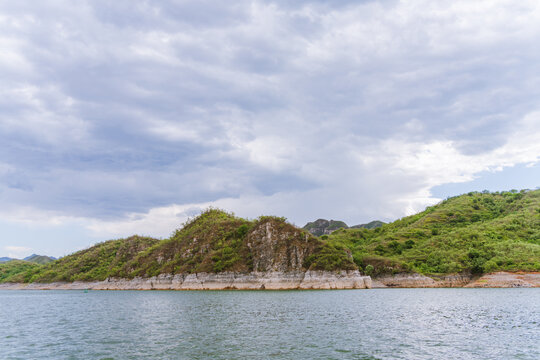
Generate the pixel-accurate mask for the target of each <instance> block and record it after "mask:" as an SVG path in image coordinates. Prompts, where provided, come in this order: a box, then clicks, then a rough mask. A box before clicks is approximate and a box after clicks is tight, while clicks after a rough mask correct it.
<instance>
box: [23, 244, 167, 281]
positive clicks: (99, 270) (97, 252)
mask: <svg viewBox="0 0 540 360" xmlns="http://www.w3.org/2000/svg"><path fill="white" fill-rule="evenodd" d="M158 242H159V240H157V239H153V238H149V237H141V236H131V237H129V238H126V239H119V240H110V241H105V242H103V243H99V244H96V245H94V246H92V247H90V248H88V249H85V250H81V251H78V252H76V253H74V254H71V255H68V256H65V257H63V258H61V259H58V260H56V261H54V262H52V263H48V264H46V265H43V266H41V267H38V268H35V269H33V270H31V271H28V272H27V273H25V274H24V276H25V279H24V280H25V282H54V281H90V280H105V279H106V278H108V277H109V276H112V275H115V274H117V273H119V272H120V270H121V269H122V268H123V266H125V264H126V263H127V262H128V261H130V260H132V259H133V258H134V257H135V255H136V254H138V253H139V252H141V251H143V250H144V249H146V248H148V247H150V246H152V245H154V244H156V243H158Z"/></svg>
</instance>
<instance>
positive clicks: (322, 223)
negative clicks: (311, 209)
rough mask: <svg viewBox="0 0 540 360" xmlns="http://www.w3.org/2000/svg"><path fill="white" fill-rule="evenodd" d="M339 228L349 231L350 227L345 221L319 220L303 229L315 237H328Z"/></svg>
mask: <svg viewBox="0 0 540 360" xmlns="http://www.w3.org/2000/svg"><path fill="white" fill-rule="evenodd" d="M339 228H344V229H348V228H349V227H348V226H347V224H345V223H344V222H343V221H338V220H326V219H318V220H315V221H313V222H309V223H307V224H306V225H305V226H304V227H303V229H304V230H307V231H309V232H310V233H312V234H313V235H315V236H321V235H328V234H331V233H332V232H334V231H336V230H337V229H339Z"/></svg>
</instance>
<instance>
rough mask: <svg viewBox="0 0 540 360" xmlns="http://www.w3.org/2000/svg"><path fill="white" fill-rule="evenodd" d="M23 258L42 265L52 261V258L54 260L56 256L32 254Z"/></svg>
mask: <svg viewBox="0 0 540 360" xmlns="http://www.w3.org/2000/svg"><path fill="white" fill-rule="evenodd" d="M23 260H24V261H29V262H33V263H36V264H41V265H43V264H48V263H50V262H53V261H54V260H56V258H54V257H52V256H46V255H37V254H32V255H30V256H27V257H25V258H24V259H23Z"/></svg>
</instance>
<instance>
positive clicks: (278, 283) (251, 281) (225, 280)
mask: <svg viewBox="0 0 540 360" xmlns="http://www.w3.org/2000/svg"><path fill="white" fill-rule="evenodd" d="M368 288H371V278H370V277H369V276H362V275H361V274H360V273H359V272H358V271H341V272H327V271H307V272H264V273H263V272H251V273H245V274H241V273H232V272H224V273H217V274H213V273H198V274H177V275H170V274H162V275H158V276H155V277H151V278H134V279H107V280H105V281H96V282H78V281H76V282H72V283H62V282H55V283H50V284H40V283H31V284H0V289H26V290H32V289H35V290H38V289H42V290H53V289H58V290H60V289H74V290H75V289H93V290H228V289H236V290H263V289H266V290H292V289H368Z"/></svg>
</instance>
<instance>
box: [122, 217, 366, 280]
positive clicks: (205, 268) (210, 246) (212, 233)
mask: <svg viewBox="0 0 540 360" xmlns="http://www.w3.org/2000/svg"><path fill="white" fill-rule="evenodd" d="M329 253H331V255H330V256H329ZM341 268H343V269H356V266H355V265H354V263H353V262H352V257H351V256H350V255H348V253H347V251H346V250H345V249H344V248H341V249H335V248H333V247H331V248H330V247H328V246H325V244H324V242H323V241H321V240H320V239H318V238H316V237H314V236H312V235H311V234H309V233H307V232H305V231H303V230H301V229H298V228H296V227H295V226H293V225H291V224H289V223H287V222H286V221H285V219H284V218H279V217H273V216H261V217H259V218H258V219H256V220H246V219H242V218H238V217H235V216H234V215H233V214H230V213H227V212H224V211H221V210H216V209H209V210H207V211H205V212H203V213H202V214H201V215H200V216H198V217H196V218H195V219H193V220H191V221H190V222H188V223H187V224H185V226H184V227H183V228H181V229H179V230H177V231H176V232H175V233H174V234H173V235H172V236H171V238H170V239H167V240H163V241H161V242H160V243H157V244H155V245H154V246H152V247H150V248H148V249H146V250H145V251H143V252H141V253H140V254H138V255H137V256H136V257H135V258H134V259H133V260H132V261H130V262H129V263H128V264H127V265H126V266H125V268H124V269H123V271H122V272H121V273H119V274H118V276H120V277H128V278H130V277H134V276H145V277H148V276H155V275H158V274H165V273H166V274H177V273H200V272H207V273H211V272H214V273H217V272H223V271H234V272H244V273H245V272H251V271H262V272H265V271H302V270H308V269H312V270H324V269H329V270H336V269H341Z"/></svg>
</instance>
